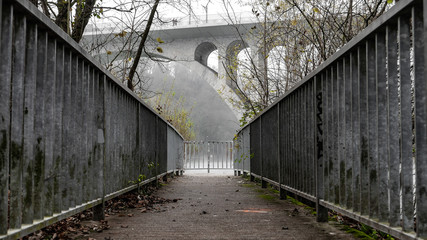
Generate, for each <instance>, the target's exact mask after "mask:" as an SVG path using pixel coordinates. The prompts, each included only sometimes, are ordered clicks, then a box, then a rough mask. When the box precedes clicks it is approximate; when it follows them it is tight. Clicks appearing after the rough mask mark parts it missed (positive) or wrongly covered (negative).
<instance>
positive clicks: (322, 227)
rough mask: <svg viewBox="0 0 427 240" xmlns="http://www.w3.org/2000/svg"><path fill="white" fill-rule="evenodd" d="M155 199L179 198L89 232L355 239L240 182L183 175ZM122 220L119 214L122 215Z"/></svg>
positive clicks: (109, 235) (145, 236)
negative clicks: (107, 228) (101, 230)
mask: <svg viewBox="0 0 427 240" xmlns="http://www.w3.org/2000/svg"><path fill="white" fill-rule="evenodd" d="M156 195H157V196H159V197H163V198H167V199H180V200H178V202H171V203H167V204H163V205H158V206H157V207H158V209H157V210H150V211H147V212H145V213H141V210H137V209H131V210H127V212H125V214H133V215H132V217H119V216H117V215H115V216H110V217H108V218H107V219H106V220H108V223H109V225H110V226H111V227H110V229H109V230H105V231H103V232H101V233H91V234H90V238H94V239H97V240H104V239H110V240H116V239H128V240H129V239H186V240H189V239H355V238H353V237H352V236H351V235H348V234H347V233H345V232H343V231H341V230H338V229H337V228H335V227H333V226H332V225H330V224H327V223H322V224H320V223H317V222H316V221H315V217H314V216H313V215H312V214H311V213H310V211H309V210H307V209H304V207H300V206H297V205H295V204H292V203H290V202H289V201H287V200H279V199H277V194H274V193H273V190H272V189H261V187H259V185H256V184H254V183H251V182H249V181H247V180H245V179H242V178H241V177H233V176H218V175H207V174H198V175H184V176H183V177H179V178H175V179H174V180H172V181H170V182H168V183H167V185H166V186H163V187H162V188H161V189H160V190H159V191H158V192H157V193H156ZM122 215H123V214H122Z"/></svg>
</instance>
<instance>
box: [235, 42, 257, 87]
mask: <svg viewBox="0 0 427 240" xmlns="http://www.w3.org/2000/svg"><path fill="white" fill-rule="evenodd" d="M250 52H251V49H250V48H244V49H242V50H241V51H240V52H239V54H237V68H236V70H237V71H236V77H237V85H238V86H239V87H243V86H244V85H245V83H247V82H248V80H249V79H250V78H252V76H253V74H252V72H253V71H252V68H251V67H252V64H251V56H250Z"/></svg>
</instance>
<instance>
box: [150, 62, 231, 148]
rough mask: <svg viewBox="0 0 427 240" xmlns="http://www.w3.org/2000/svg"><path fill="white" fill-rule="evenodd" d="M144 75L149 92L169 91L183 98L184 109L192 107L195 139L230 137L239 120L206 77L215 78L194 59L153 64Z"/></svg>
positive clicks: (213, 74)
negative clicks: (147, 79) (148, 81)
mask: <svg viewBox="0 0 427 240" xmlns="http://www.w3.org/2000/svg"><path fill="white" fill-rule="evenodd" d="M145 77H148V78H150V79H151V86H150V90H151V91H155V92H162V91H163V89H166V91H167V90H172V91H174V92H175V93H176V94H175V99H176V100H178V99H179V97H181V96H183V97H184V98H185V101H186V103H185V106H186V108H187V109H191V108H193V110H192V111H191V115H190V117H191V120H192V121H193V122H194V130H195V132H196V140H216V141H230V140H232V138H233V136H234V134H235V132H236V129H238V128H239V123H238V120H237V118H236V116H235V114H234V113H233V111H232V110H231V109H230V108H229V107H228V105H227V104H226V103H225V101H224V99H222V97H221V96H220V95H219V94H218V93H217V92H216V91H215V89H213V88H212V87H211V85H210V84H209V83H208V79H210V81H212V80H215V79H217V76H216V74H215V73H214V72H213V71H211V70H208V69H207V68H206V67H203V66H202V65H201V64H199V63H198V62H170V63H166V64H163V66H160V65H159V64H155V65H154V66H153V68H152V69H151V71H148V72H146V73H145ZM172 85H173V86H174V87H173V89H171V88H170V87H171V86H172Z"/></svg>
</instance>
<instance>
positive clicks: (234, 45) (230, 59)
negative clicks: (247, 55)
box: [225, 40, 249, 91]
mask: <svg viewBox="0 0 427 240" xmlns="http://www.w3.org/2000/svg"><path fill="white" fill-rule="evenodd" d="M248 47H249V45H248V44H247V43H246V42H245V41H243V40H234V41H232V42H231V43H230V44H228V46H227V49H226V52H225V55H226V56H225V58H226V59H225V60H226V61H225V63H226V64H225V65H226V66H225V67H226V69H225V71H226V83H227V85H228V86H230V87H231V89H233V90H235V91H236V90H237V89H236V83H235V81H233V80H232V78H236V77H237V72H236V69H237V56H238V55H239V53H240V52H241V51H242V50H243V49H245V48H248Z"/></svg>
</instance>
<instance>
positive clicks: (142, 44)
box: [127, 0, 160, 91]
mask: <svg viewBox="0 0 427 240" xmlns="http://www.w3.org/2000/svg"><path fill="white" fill-rule="evenodd" d="M159 2H160V0H156V1H155V2H154V6H153V8H152V9H151V12H150V17H149V18H148V22H147V26H146V27H145V30H144V33H143V34H142V39H141V42H139V47H138V51H137V52H136V56H135V59H134V60H133V64H132V67H131V68H130V71H129V79H128V83H127V85H128V88H129V89H130V90H132V91H133V87H134V86H133V77H134V76H135V72H136V68H137V67H138V64H139V59H141V55H142V50H143V49H144V47H145V41H146V40H147V37H148V33H149V32H150V28H151V24H152V23H153V19H154V15H155V13H156V10H157V6H158V5H159Z"/></svg>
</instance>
